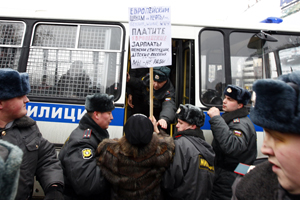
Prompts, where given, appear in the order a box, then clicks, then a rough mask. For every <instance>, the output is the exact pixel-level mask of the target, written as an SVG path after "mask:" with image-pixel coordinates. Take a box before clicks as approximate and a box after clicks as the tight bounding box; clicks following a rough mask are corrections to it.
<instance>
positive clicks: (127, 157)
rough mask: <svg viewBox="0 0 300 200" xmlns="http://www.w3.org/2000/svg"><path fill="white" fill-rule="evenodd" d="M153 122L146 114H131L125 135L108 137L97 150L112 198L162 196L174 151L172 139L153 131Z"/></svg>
mask: <svg viewBox="0 0 300 200" xmlns="http://www.w3.org/2000/svg"><path fill="white" fill-rule="evenodd" d="M154 124H156V120H155V119H154V118H152V122H151V120H150V119H148V118H147V116H145V115H143V114H134V115H132V116H130V117H129V118H128V120H127V122H126V124H125V126H124V132H125V136H123V137H122V138H120V139H105V140H103V141H102V142H101V143H100V144H99V146H98V149H97V156H99V159H98V165H99V167H100V168H101V171H102V173H103V175H104V177H105V178H106V179H107V180H108V181H109V182H110V183H111V199H122V200H140V199H144V200H153V199H157V200H159V199H162V195H161V187H160V184H161V179H162V175H163V173H164V172H165V170H166V169H167V168H168V166H169V164H170V162H171V160H172V153H173V150H174V141H173V138H172V137H170V136H169V135H166V134H165V135H161V134H157V133H155V132H154Z"/></svg>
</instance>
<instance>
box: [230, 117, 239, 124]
mask: <svg viewBox="0 0 300 200" xmlns="http://www.w3.org/2000/svg"><path fill="white" fill-rule="evenodd" d="M232 121H233V123H240V118H235V119H233V120H232Z"/></svg>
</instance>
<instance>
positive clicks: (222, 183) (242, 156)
mask: <svg viewBox="0 0 300 200" xmlns="http://www.w3.org/2000/svg"><path fill="white" fill-rule="evenodd" d="M247 115H248V110H247V108H245V107H243V108H241V109H238V110H235V111H232V112H227V113H224V114H223V115H222V116H215V117H213V118H211V119H210V120H209V123H210V125H211V130H212V133H213V136H214V139H213V142H212V146H213V148H214V151H215V153H216V159H215V161H216V163H215V167H216V176H215V181H214V188H213V191H212V199H222V200H223V199H231V196H232V191H231V186H232V183H233V182H234V180H235V178H236V176H237V175H236V174H235V173H234V172H233V171H234V169H235V168H236V166H237V165H238V164H239V163H244V164H249V165H251V164H253V162H254V161H255V159H256V156H257V145H256V131H255V128H254V125H253V123H252V122H251V120H250V119H249V117H248V116H247Z"/></svg>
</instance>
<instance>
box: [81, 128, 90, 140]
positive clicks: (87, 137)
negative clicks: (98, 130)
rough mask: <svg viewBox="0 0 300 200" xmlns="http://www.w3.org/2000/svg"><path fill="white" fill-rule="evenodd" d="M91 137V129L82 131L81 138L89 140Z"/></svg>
mask: <svg viewBox="0 0 300 200" xmlns="http://www.w3.org/2000/svg"><path fill="white" fill-rule="evenodd" d="M91 135H92V129H89V128H88V129H86V130H84V132H83V136H82V138H83V139H89V138H90V137H91Z"/></svg>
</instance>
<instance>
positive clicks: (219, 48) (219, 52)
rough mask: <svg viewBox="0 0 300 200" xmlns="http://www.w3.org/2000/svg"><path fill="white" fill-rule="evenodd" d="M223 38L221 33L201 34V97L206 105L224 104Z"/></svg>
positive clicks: (210, 31) (204, 32)
mask: <svg viewBox="0 0 300 200" xmlns="http://www.w3.org/2000/svg"><path fill="white" fill-rule="evenodd" d="M223 38H224V37H223V34H222V33H221V32H219V31H212V30H207V31H203V32H202V33H201V45H200V46H201V66H202V67H201V73H202V75H201V85H202V86H201V90H202V91H201V97H202V101H203V103H205V104H217V105H221V104H222V92H223V89H224V85H225V69H224V68H225V60H224V42H223V40H224V39H223Z"/></svg>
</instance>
